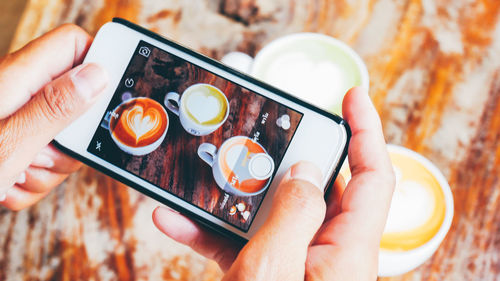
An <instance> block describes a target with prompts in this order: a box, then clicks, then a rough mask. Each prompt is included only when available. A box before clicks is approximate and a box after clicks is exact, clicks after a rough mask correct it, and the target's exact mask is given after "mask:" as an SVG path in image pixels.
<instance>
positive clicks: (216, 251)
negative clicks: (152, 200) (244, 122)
mask: <svg viewBox="0 0 500 281" xmlns="http://www.w3.org/2000/svg"><path fill="white" fill-rule="evenodd" d="M343 115H344V117H345V119H346V120H347V121H348V123H349V125H350V127H351V130H352V138H351V141H350V146H349V164H350V168H351V172H352V179H351V181H350V182H349V184H348V185H347V187H345V183H344V182H343V179H342V178H341V177H339V178H338V180H337V181H336V182H335V184H334V189H333V190H332V192H331V193H330V195H329V197H328V198H327V201H326V204H325V201H324V199H323V193H322V191H320V189H319V188H318V186H319V185H318V184H317V183H319V182H320V180H321V178H322V176H321V173H320V171H319V170H318V169H317V168H316V167H315V166H313V165H312V164H310V163H305V162H301V163H298V164H296V165H294V166H293V167H292V168H291V170H290V171H289V172H288V173H287V175H286V176H285V177H284V179H283V181H282V182H281V184H280V186H279V187H278V190H277V192H276V194H275V197H274V201H273V206H272V209H271V212H270V214H269V217H268V219H267V221H266V222H265V224H264V225H263V226H262V227H261V228H260V229H259V231H258V232H257V233H256V234H255V236H254V237H253V238H252V239H251V240H250V241H249V242H248V243H247V244H246V245H245V246H242V245H238V244H236V243H235V242H231V241H230V240H228V239H227V238H224V237H222V236H219V235H218V234H216V233H213V232H210V231H208V230H206V229H205V228H203V227H202V226H200V225H198V224H196V223H195V222H193V221H192V220H190V219H188V218H186V217H184V216H182V215H180V214H178V213H176V212H173V211H170V210H169V209H167V208H164V207H159V208H157V209H156V210H155V211H154V213H153V221H154V223H155V224H156V226H157V227H158V228H159V229H160V230H161V231H162V232H164V233H165V234H166V235H168V236H170V237H171V238H173V239H174V240H176V241H178V242H181V243H183V244H186V245H188V246H190V247H191V248H193V249H194V250H195V251H197V252H199V253H200V254H202V255H204V256H205V257H208V258H211V259H214V260H216V261H217V262H218V263H219V265H220V267H221V268H222V270H224V271H226V275H225V278H224V280H304V279H307V280H342V281H345V280H375V279H376V278H377V262H378V250H379V245H380V239H381V236H382V232H383V230H384V226H385V221H386V219H387V213H388V210H389V206H390V202H391V197H392V192H393V190H394V181H395V179H394V174H393V170H392V165H391V163H390V160H389V157H388V154H387V150H386V145H385V141H384V136H383V134H382V126H381V123H380V119H379V117H378V115H377V112H376V110H375V108H374V107H373V105H372V103H371V101H370V98H369V97H368V95H367V93H366V92H364V91H363V90H362V89H361V88H354V89H352V90H351V91H349V93H348V94H347V95H346V97H345V98H344V104H343ZM344 189H345V191H344Z"/></svg>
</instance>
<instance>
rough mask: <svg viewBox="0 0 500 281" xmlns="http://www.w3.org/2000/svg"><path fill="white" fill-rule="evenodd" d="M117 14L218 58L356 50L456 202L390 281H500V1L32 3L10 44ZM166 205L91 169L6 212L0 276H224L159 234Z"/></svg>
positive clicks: (407, 142) (402, 140) (390, 134)
mask: <svg viewBox="0 0 500 281" xmlns="http://www.w3.org/2000/svg"><path fill="white" fill-rule="evenodd" d="M113 16H121V17H125V18H128V19H130V20H132V21H135V22H137V23H139V24H141V25H144V26H146V27H148V28H150V29H153V30H154V31H157V32H159V33H161V34H163V35H166V36H168V37H170V38H172V39H175V40H177V41H179V42H181V43H183V44H185V45H188V46H190V47H192V48H194V49H197V50H199V51H201V52H203V53H205V54H207V55H209V56H211V57H214V58H217V59H220V58H221V56H222V55H224V54H225V53H227V52H229V51H234V50H239V51H244V52H247V53H249V54H251V55H253V54H255V53H256V51H258V50H259V49H260V48H261V47H262V46H263V45H264V44H266V43H268V42H270V41H271V40H273V39H275V38H277V37H280V36H282V35H285V34H289V33H293V32H301V31H312V32H321V33H325V34H328V35H331V36H334V37H337V38H339V39H341V40H343V41H345V42H347V43H348V44H350V45H351V46H352V47H353V48H354V49H355V50H356V51H357V52H358V53H359V54H360V55H361V56H362V57H363V59H364V60H365V62H366V63H367V66H368V69H369V72H370V78H371V85H370V87H371V88H370V96H371V97H372V99H373V101H374V102H375V104H376V106H377V109H378V110H379V112H380V114H381V117H382V121H383V125H384V130H385V134H386V138H387V141H388V142H390V143H394V144H401V145H403V146H406V147H408V148H410V149H413V150H415V151H417V152H419V153H421V154H423V155H425V156H426V157H428V158H429V159H430V160H431V161H433V162H434V163H436V165H437V166H438V167H439V168H440V169H441V170H442V171H443V173H444V175H445V176H446V177H447V179H448V181H449V183H450V186H451V188H452V190H453V193H454V198H455V217H454V221H453V225H452V227H451V230H450V233H449V234H448V236H447V238H446V239H445V241H444V242H443V244H442V245H441V247H440V248H439V249H438V251H437V253H436V254H435V255H434V256H433V257H432V258H431V259H430V260H429V261H427V262H426V263H425V264H424V265H422V266H421V267H419V268H418V269H416V270H414V271H413V272H410V273H407V274H405V275H403V276H400V277H394V278H387V279H384V280H394V281H396V280H453V281H456V280H499V279H500V275H498V274H500V273H499V272H500V254H499V253H500V201H499V196H500V192H499V191H500V180H499V175H500V146H499V145H498V144H499V143H500V25H499V21H500V1H498V0H481V1H465V0H440V1H431V0H401V1H395V0H353V1H345V0H339V1H327V0H308V1H292V0H289V1H288V0H276V1H268V0H240V1H234V0H225V1H224V0H213V1H210V0H196V1H194V0H179V1H174V0H165V1H154V0H99V1H97V0H96V1H85V0H31V1H30V3H29V4H28V6H27V8H26V11H25V14H24V16H23V20H22V22H21V23H20V25H19V27H18V31H17V35H16V37H15V39H14V41H13V43H12V49H16V48H18V47H20V46H22V45H23V44H25V43H26V42H27V41H28V40H30V39H32V38H34V37H36V36H38V35H40V34H42V33H44V32H46V31H47V30H49V29H51V28H53V27H55V26H57V25H59V24H61V23H63V22H74V23H77V24H79V25H81V26H82V27H84V28H85V29H86V30H88V31H89V32H90V33H95V32H96V30H97V29H98V27H99V26H100V25H102V24H103V23H104V22H106V21H108V20H110V19H111V18H112V17H113ZM155 205H156V203H155V202H154V201H153V200H151V199H148V198H146V197H144V196H142V195H140V194H138V193H137V192H135V191H133V190H132V189H129V188H126V187H124V186H123V185H122V184H119V183H117V182H115V181H113V180H111V179H109V178H108V177H106V176H104V175H101V174H99V173H97V172H96V171H94V170H92V169H90V168H84V169H82V170H81V172H79V173H77V174H75V175H73V176H72V177H71V178H70V179H69V180H68V181H67V182H66V183H64V184H63V185H62V186H61V187H59V188H58V189H56V190H55V191H54V192H52V193H51V194H50V195H49V196H48V197H47V198H46V199H44V200H43V201H42V202H40V203H39V204H37V205H36V206H34V207H32V208H30V209H28V210H25V211H22V212H18V213H13V212H9V211H6V210H1V211H0V212H1V213H0V248H1V249H2V250H1V251H0V279H1V280H3V279H6V280H51V279H63V280H89V279H90V280H114V279H118V278H120V279H123V280H127V279H140V280H159V279H162V278H163V279H165V280H218V279H219V278H220V276H221V273H220V271H219V270H218V268H217V266H216V265H215V264H214V263H213V262H210V261H206V260H204V259H203V258H201V257H200V256H198V255H196V254H194V253H193V252H192V251H190V250H189V249H187V248H186V247H183V246H181V245H178V244H176V243H174V242H172V241H171V240H169V239H167V238H165V237H163V236H162V235H160V234H159V233H158V231H157V230H155V229H154V227H153V226H152V223H151V219H150V213H151V211H152V209H153V207H154V206H155Z"/></svg>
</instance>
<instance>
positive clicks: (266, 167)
mask: <svg viewBox="0 0 500 281" xmlns="http://www.w3.org/2000/svg"><path fill="white" fill-rule="evenodd" d="M198 155H199V156H200V158H201V159H202V160H203V161H205V162H206V163H207V164H208V165H209V166H210V167H212V173H213V176H214V179H215V181H216V183H217V185H218V186H219V187H220V188H221V189H222V190H224V191H225V192H227V193H229V194H233V195H237V196H253V195H257V194H260V193H261V192H263V191H264V190H265V189H266V188H267V186H268V185H269V182H270V178H271V176H272V174H273V172H274V160H273V159H272V158H271V156H269V154H267V152H266V150H265V149H264V148H263V147H262V146H261V145H260V144H259V143H257V142H255V141H254V140H252V139H250V138H248V137H245V136H236V137H232V138H230V139H228V140H226V141H225V142H224V143H223V144H222V145H221V147H220V148H219V149H217V147H216V146H215V145H213V144H210V143H203V144H201V145H200V146H199V147H198Z"/></svg>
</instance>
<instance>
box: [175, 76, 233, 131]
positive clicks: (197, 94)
mask: <svg viewBox="0 0 500 281" xmlns="http://www.w3.org/2000/svg"><path fill="white" fill-rule="evenodd" d="M165 106H166V107H167V108H168V109H169V110H170V111H172V112H173V113H174V114H176V115H178V116H179V119H180V122H181V125H182V127H183V128H184V129H185V130H186V131H187V132H188V133H190V134H192V135H195V136H204V135H208V134H211V133H212V132H214V131H215V130H217V129H218V128H219V127H220V126H222V124H224V122H225V121H226V119H227V117H228V116H229V102H228V100H227V98H226V96H225V95H224V93H223V92H222V91H221V90H219V89H218V88H216V87H214V86H212V85H209V84H202V83H200V84H194V85H192V86H190V87H189V88H187V89H186V90H185V91H184V92H183V93H182V96H180V95H179V94H178V93H176V92H170V93H168V94H167V95H166V96H165Z"/></svg>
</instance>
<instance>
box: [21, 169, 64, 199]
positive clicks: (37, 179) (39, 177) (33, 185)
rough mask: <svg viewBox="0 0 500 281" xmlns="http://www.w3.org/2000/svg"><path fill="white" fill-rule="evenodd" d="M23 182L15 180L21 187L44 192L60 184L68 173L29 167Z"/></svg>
mask: <svg viewBox="0 0 500 281" xmlns="http://www.w3.org/2000/svg"><path fill="white" fill-rule="evenodd" d="M25 174H26V178H25V180H24V182H19V181H18V182H17V185H18V186H20V187H21V188H23V189H25V190H27V191H30V192H33V193H46V192H48V191H50V190H51V189H53V188H54V187H56V186H58V185H59V184H61V183H62V182H63V181H64V180H65V179H66V178H67V177H68V174H59V173H54V172H52V171H50V170H47V169H44V168H36V167H31V166H30V167H29V168H28V169H26V171H25Z"/></svg>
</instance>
